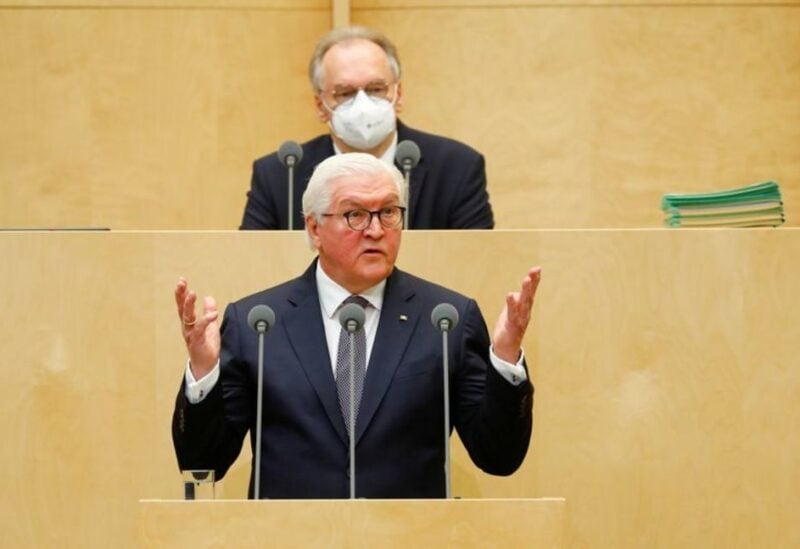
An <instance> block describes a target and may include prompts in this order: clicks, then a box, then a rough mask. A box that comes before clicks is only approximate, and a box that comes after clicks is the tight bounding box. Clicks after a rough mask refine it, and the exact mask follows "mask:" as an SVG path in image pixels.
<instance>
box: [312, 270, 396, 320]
mask: <svg viewBox="0 0 800 549" xmlns="http://www.w3.org/2000/svg"><path fill="white" fill-rule="evenodd" d="M316 279H317V293H318V294H319V303H320V305H321V306H322V311H323V313H325V315H326V316H327V317H328V318H333V315H335V314H336V311H338V310H339V307H340V306H341V304H342V302H343V301H344V300H345V299H347V298H348V297H350V296H351V295H352V294H351V293H350V292H348V291H347V290H345V289H344V288H342V287H341V286H340V285H339V284H337V283H336V282H334V280H333V279H332V278H331V277H330V276H328V273H326V272H325V270H324V269H323V268H322V265H321V264H320V262H319V261H317V271H316ZM385 289H386V279H383V280H381V281H380V282H379V283H378V284H376V285H375V286H373V287H371V288H368V289H366V290H365V291H363V292H361V293H360V294H358V295H360V296H361V297H363V298H364V299H366V300H367V301H369V304H370V305H372V307H374V308H375V309H376V310H378V311H380V310H381V307H382V306H383V292H384V290H385Z"/></svg>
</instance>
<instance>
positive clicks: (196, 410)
mask: <svg viewBox="0 0 800 549" xmlns="http://www.w3.org/2000/svg"><path fill="white" fill-rule="evenodd" d="M236 316H237V314H236V309H235V307H234V306H233V305H229V306H228V308H227V309H226V311H225V317H224V320H223V323H222V351H221V357H220V369H221V370H220V380H219V382H218V383H217V384H216V385H215V386H214V389H213V390H212V391H211V392H210V393H209V394H208V396H206V398H204V399H203V400H202V401H201V402H198V403H197V404H191V403H190V402H189V401H188V399H187V398H186V396H185V387H184V384H183V383H182V384H181V387H180V390H179V392H178V396H177V399H176V401H175V410H174V412H173V416H172V442H173V445H174V446H175V454H176V456H177V458H178V466H179V467H180V469H181V470H186V469H214V474H215V476H216V478H217V479H221V478H222V477H224V476H225V473H226V472H227V471H228V468H229V467H230V466H231V464H232V463H233V462H234V461H235V460H236V458H237V457H238V456H239V452H240V451H241V448H242V442H243V440H244V437H245V434H246V433H247V430H248V428H249V426H250V423H251V420H252V417H251V415H252V409H253V406H252V402H254V400H253V398H252V387H253V386H254V384H253V383H252V380H248V379H247V378H248V375H247V373H246V372H247V370H246V367H245V365H244V364H243V363H242V361H241V360H239V359H238V356H239V353H238V347H239V334H238V332H239V329H240V327H241V326H244V324H241V323H240V322H239V320H238V319H237V318H236Z"/></svg>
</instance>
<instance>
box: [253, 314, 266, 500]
mask: <svg viewBox="0 0 800 549" xmlns="http://www.w3.org/2000/svg"><path fill="white" fill-rule="evenodd" d="M264 324H265V323H263V322H259V324H258V326H257V328H256V329H257V330H258V393H257V396H256V474H255V486H254V489H253V496H254V498H255V499H256V500H258V499H260V491H261V416H262V409H263V407H264V334H265V333H266V329H265V328H266V326H264Z"/></svg>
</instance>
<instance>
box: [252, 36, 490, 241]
mask: <svg viewBox="0 0 800 549" xmlns="http://www.w3.org/2000/svg"><path fill="white" fill-rule="evenodd" d="M309 78H310V80H311V86H312V88H313V91H314V102H315V105H316V112H317V116H318V117H319V119H320V121H322V122H323V123H325V124H327V125H328V126H329V128H330V133H328V134H325V135H321V136H319V137H316V138H314V139H312V140H311V141H308V142H307V143H304V144H303V146H302V156H301V158H300V159H298V160H299V162H298V164H297V166H296V167H294V168H292V169H293V170H294V172H293V178H292V179H293V182H294V184H293V192H292V200H291V203H292V205H293V206H292V216H291V218H292V228H293V229H302V228H303V218H302V216H301V215H300V202H301V197H302V195H303V191H304V190H305V187H306V184H307V183H308V179H309V177H310V176H311V173H312V172H313V170H314V168H315V167H316V165H317V164H319V163H320V162H321V161H322V160H324V159H325V158H328V157H330V156H333V155H334V154H338V153H342V152H367V153H370V154H372V155H374V156H376V157H377V158H381V159H383V160H384V161H385V162H387V163H388V164H394V162H395V153H396V152H397V150H398V143H403V142H406V141H411V142H413V143H415V144H416V146H417V147H419V157H418V162H419V164H418V165H416V167H414V168H413V169H411V171H410V181H411V185H410V186H411V189H410V204H409V207H410V211H409V224H408V226H406V228H407V229H409V228H410V229H491V228H493V227H494V217H493V214H492V207H491V205H490V204H489V195H488V193H487V191H486V170H485V163H484V159H483V156H482V155H481V154H480V153H478V152H477V151H475V150H474V149H472V148H470V147H468V146H467V145H464V144H463V143H460V142H458V141H454V140H452V139H447V138H445V137H441V136H438V135H433V134H429V133H424V132H421V131H418V130H415V129H412V128H409V127H408V126H405V125H404V124H403V123H402V122H399V121H397V120H396V114H397V113H399V112H400V111H401V110H402V106H403V87H402V85H401V83H400V61H399V59H398V56H397V51H396V49H395V47H394V45H393V44H392V43H391V42H390V41H389V39H388V38H386V37H385V36H384V35H383V34H381V33H379V32H377V31H375V30H372V29H368V28H365V27H343V28H338V29H335V30H333V31H331V32H330V33H328V34H327V35H325V36H324V37H323V38H322V39H321V40H320V41H319V42H318V44H317V46H316V48H315V50H314V53H313V55H312V57H311V62H310V64H309ZM457 88H458V86H457V84H456V83H454V85H453V89H454V90H455V89H457ZM288 204H289V185H288V172H287V167H286V166H284V165H283V160H282V159H281V157H280V155H279V153H272V154H270V155H267V156H265V157H262V158H260V159H258V160H256V161H255V162H254V163H253V176H252V180H251V184H250V190H249V192H248V193H247V203H246V205H245V209H244V215H243V217H242V223H241V226H240V227H239V228H240V229H286V228H287V226H288V223H289V214H288V209H289V206H288Z"/></svg>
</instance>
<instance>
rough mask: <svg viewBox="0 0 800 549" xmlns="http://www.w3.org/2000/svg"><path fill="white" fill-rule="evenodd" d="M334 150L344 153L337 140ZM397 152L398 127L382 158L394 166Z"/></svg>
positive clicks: (337, 152) (334, 143)
mask: <svg viewBox="0 0 800 549" xmlns="http://www.w3.org/2000/svg"><path fill="white" fill-rule="evenodd" d="M333 152H335V153H336V154H342V150H341V149H340V148H339V147H337V146H336V141H334V142H333ZM396 152H397V129H395V131H394V138H392V144H391V145H389V148H388V149H386V152H385V153H383V155H382V156H381V160H383V161H384V162H386V163H387V164H389V165H390V166H394V156H395V153H396ZM365 297H366V296H365Z"/></svg>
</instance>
